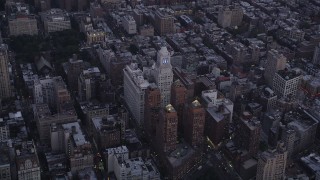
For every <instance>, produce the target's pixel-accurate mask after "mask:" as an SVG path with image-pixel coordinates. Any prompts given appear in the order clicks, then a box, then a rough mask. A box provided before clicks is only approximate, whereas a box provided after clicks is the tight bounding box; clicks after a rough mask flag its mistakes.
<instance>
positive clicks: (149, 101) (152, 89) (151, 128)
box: [144, 83, 161, 141]
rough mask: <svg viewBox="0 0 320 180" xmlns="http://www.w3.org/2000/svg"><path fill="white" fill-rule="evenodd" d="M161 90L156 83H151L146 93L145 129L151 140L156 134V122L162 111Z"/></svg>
mask: <svg viewBox="0 0 320 180" xmlns="http://www.w3.org/2000/svg"><path fill="white" fill-rule="evenodd" d="M160 97H161V95H160V90H159V89H158V87H157V86H156V85H155V84H153V83H152V84H150V86H149V87H148V89H147V90H146V94H145V105H144V106H145V111H144V113H145V114H144V129H145V130H146V132H147V134H148V136H149V138H150V140H151V141H153V140H154V138H155V136H156V123H157V120H158V119H159V112H160V104H161V99H160Z"/></svg>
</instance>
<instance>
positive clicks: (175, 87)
mask: <svg viewBox="0 0 320 180" xmlns="http://www.w3.org/2000/svg"><path fill="white" fill-rule="evenodd" d="M185 103H187V89H186V88H185V86H184V85H183V84H182V83H181V81H180V80H176V81H175V82H173V84H172V86H171V104H172V105H173V107H174V108H175V109H176V110H177V113H178V129H179V131H181V130H183V121H182V118H183V111H184V104H185Z"/></svg>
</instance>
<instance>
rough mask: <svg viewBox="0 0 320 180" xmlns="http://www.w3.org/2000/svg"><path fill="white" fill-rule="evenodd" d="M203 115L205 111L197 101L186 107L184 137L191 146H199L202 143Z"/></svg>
mask: <svg viewBox="0 0 320 180" xmlns="http://www.w3.org/2000/svg"><path fill="white" fill-rule="evenodd" d="M205 113H206V111H205V110H204V108H203V107H202V105H201V104H200V102H199V101H198V100H195V101H193V102H192V103H190V104H188V106H187V107H186V112H185V114H186V122H185V124H184V137H185V140H186V141H187V142H188V143H189V144H191V145H192V146H200V145H201V144H202V143H203V136H204V135H203V133H204V123H205Z"/></svg>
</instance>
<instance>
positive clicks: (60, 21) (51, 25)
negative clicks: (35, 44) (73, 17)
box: [40, 9, 71, 33]
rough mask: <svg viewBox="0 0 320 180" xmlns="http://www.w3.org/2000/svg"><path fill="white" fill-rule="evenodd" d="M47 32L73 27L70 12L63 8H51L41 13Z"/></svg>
mask: <svg viewBox="0 0 320 180" xmlns="http://www.w3.org/2000/svg"><path fill="white" fill-rule="evenodd" d="M40 15H41V20H42V21H43V24H44V30H45V32H46V33H51V32H56V31H63V30H66V29H71V21H70V17H69V14H68V13H67V12H65V11H64V10H61V9H50V10H48V11H46V12H43V13H40Z"/></svg>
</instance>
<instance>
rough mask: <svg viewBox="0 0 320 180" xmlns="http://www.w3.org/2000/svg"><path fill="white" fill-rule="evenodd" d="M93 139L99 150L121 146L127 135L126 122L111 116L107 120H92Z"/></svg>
mask: <svg viewBox="0 0 320 180" xmlns="http://www.w3.org/2000/svg"><path fill="white" fill-rule="evenodd" d="M91 123H92V124H93V125H91V126H93V129H94V130H93V137H94V140H95V142H96V143H97V145H98V147H99V148H109V147H115V146H118V145H120V143H121V137H123V136H124V133H125V122H124V121H123V120H122V119H121V118H118V117H115V116H112V115H109V116H108V117H107V118H100V117H96V118H92V120H91Z"/></svg>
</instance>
